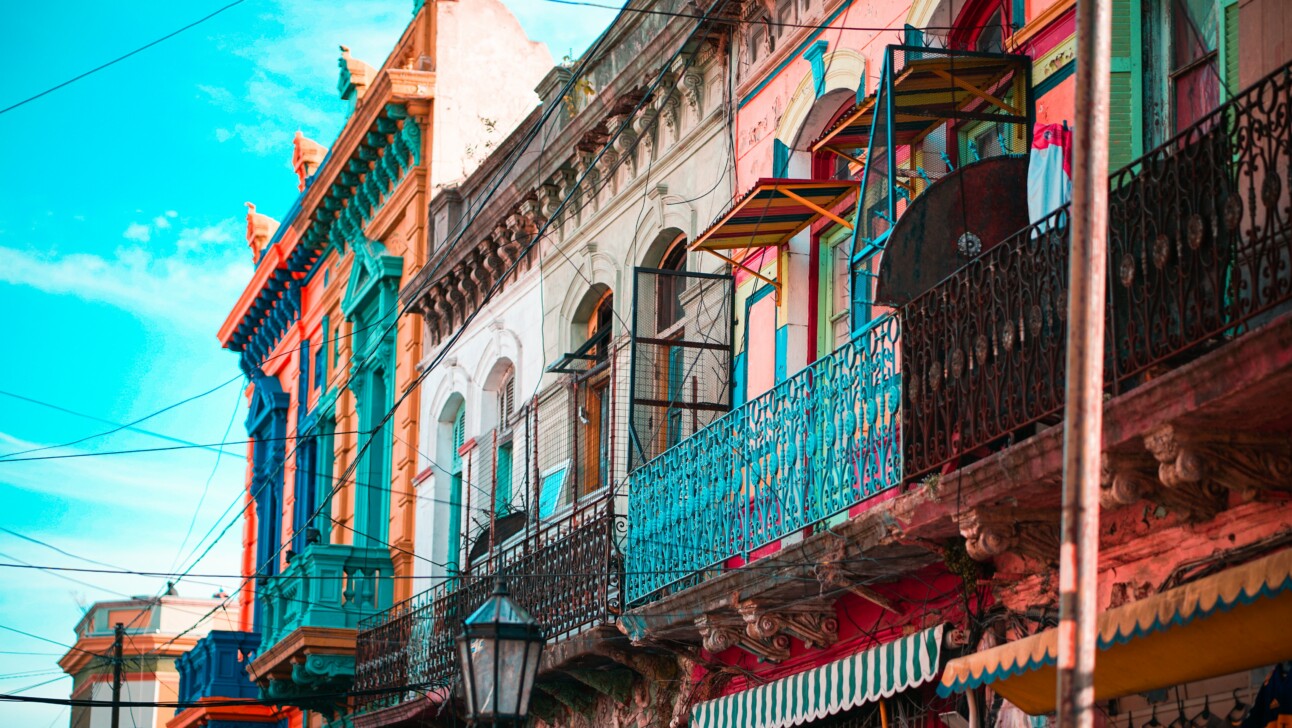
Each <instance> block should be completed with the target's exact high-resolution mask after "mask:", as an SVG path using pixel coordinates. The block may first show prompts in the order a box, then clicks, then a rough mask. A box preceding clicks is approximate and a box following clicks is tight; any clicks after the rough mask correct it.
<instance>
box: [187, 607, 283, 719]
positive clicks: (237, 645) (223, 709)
mask: <svg viewBox="0 0 1292 728" xmlns="http://www.w3.org/2000/svg"><path fill="white" fill-rule="evenodd" d="M259 644H260V635H259V634H258V633H256V632H232V631H228V630H213V631H211V632H208V633H207V634H206V636H205V637H203V638H202V639H200V640H198V641H197V644H196V645H194V646H193V649H191V650H189V651H188V652H186V653H184V654H183V655H181V656H180V657H179V658H178V659H176V660H175V668H176V670H177V671H178V672H179V696H178V700H179V702H180V703H198V704H199V705H198V706H195V707H189V708H183V709H179V710H176V711H175V717H174V718H173V719H171V721H170V722H169V723H167V725H168V726H169V728H188V726H200V725H221V726H223V725H227V726H243V725H256V724H264V723H272V722H275V721H276V720H277V718H276V713H275V711H274V709H273V708H271V707H269V706H266V705H229V704H227V701H229V700H232V699H238V698H246V699H248V700H256V699H258V698H259V697H260V689H259V688H258V687H256V684H255V683H254V682H252V681H251V679H250V678H249V677H247V663H248V662H250V661H251V659H252V656H253V655H254V654H255V651H256V648H257V646H258V645H259ZM208 701H211V702H214V703H216V704H215V705H212V706H203V705H200V704H201V703H204V702H208ZM221 721H222V722H221Z"/></svg>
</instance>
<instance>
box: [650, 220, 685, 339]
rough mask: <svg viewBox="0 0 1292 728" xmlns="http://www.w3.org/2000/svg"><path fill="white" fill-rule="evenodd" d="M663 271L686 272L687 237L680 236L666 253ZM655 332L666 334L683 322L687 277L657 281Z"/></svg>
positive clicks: (663, 276) (671, 277) (667, 277)
mask: <svg viewBox="0 0 1292 728" xmlns="http://www.w3.org/2000/svg"><path fill="white" fill-rule="evenodd" d="M659 267H660V269H661V270H666V271H672V272H675V273H685V272H686V236H685V235H679V236H678V237H677V238H676V239H675V240H674V241H673V242H672V243H671V244H670V246H669V249H668V250H667V251H666V252H665V253H664V258H663V260H661V261H660V264H659ZM655 281H656V283H655V330H656V331H657V332H659V333H661V334H662V333H664V332H666V331H668V330H669V329H671V328H673V326H674V325H675V324H677V323H678V322H679V321H681V320H682V318H683V317H684V316H685V315H686V311H685V310H683V308H682V294H683V293H684V292H685V291H686V277H685V276H677V275H661V276H659V277H658V278H656V279H655Z"/></svg>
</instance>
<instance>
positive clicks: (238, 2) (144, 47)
mask: <svg viewBox="0 0 1292 728" xmlns="http://www.w3.org/2000/svg"><path fill="white" fill-rule="evenodd" d="M245 1H246V0H234V1H233V2H231V3H229V4H228V5H225V6H224V7H222V8H219V9H217V10H216V11H215V12H212V13H210V14H208V15H205V16H203V17H201V18H198V19H197V20H195V21H193V22H191V23H189V24H188V25H185V26H184V27H182V28H180V29H178V30H173V31H171V32H169V33H167V34H166V35H163V36H162V37H160V38H158V39H157V40H154V41H151V42H149V43H145V44H144V45H142V46H139V47H138V48H136V49H134V50H133V51H130V52H129V53H126V54H125V55H121V56H117V57H116V58H114V59H112V60H110V61H108V62H107V63H103V64H100V65H98V66H95V67H94V68H91V69H90V70H88V71H86V72H85V73H82V74H80V75H77V76H73V77H72V78H69V79H67V80H66V81H64V82H62V83H60V84H57V85H55V86H51V87H49V88H47V89H45V90H44V91H41V92H40V93H38V94H36V95H34V96H28V97H27V98H25V99H23V100H22V101H19V102H18V103H16V104H11V105H9V106H6V107H5V108H3V109H0V114H5V113H8V112H10V111H13V110H14V109H16V108H18V107H19V106H23V105H24V104H29V103H31V102H32V101H35V100H36V99H38V98H41V97H42V96H46V95H48V94H51V93H53V92H55V91H57V90H59V89H61V88H63V87H65V86H69V85H71V84H73V83H76V82H77V81H80V80H81V79H83V78H85V77H86V76H89V75H92V74H95V73H98V72H99V71H102V70H103V69H105V68H108V67H109V66H113V65H116V64H118V63H120V62H122V61H124V60H126V59H127V58H129V57H131V56H133V55H135V54H136V53H141V52H143V51H146V50H148V49H149V48H152V47H153V46H155V45H157V44H158V43H161V42H162V41H166V40H169V39H171V38H174V37H175V36H177V35H179V34H180V33H183V32H184V31H186V30H188V29H190V28H194V27H196V26H198V25H201V24H202V23H205V22H206V21H208V20H210V19H211V18H214V17H215V16H217V15H219V14H220V13H223V12H224V11H226V10H228V9H229V8H232V7H234V6H235V5H241V4H242V3H243V2H245Z"/></svg>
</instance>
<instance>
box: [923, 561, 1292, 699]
mask: <svg viewBox="0 0 1292 728" xmlns="http://www.w3.org/2000/svg"><path fill="white" fill-rule="evenodd" d="M1289 624H1292V549H1288V550H1285V551H1282V552H1279V553H1276V554H1274V555H1272V556H1267V557H1265V558H1262V559H1259V560H1257V561H1253V562H1251V563H1248V564H1244V565H1242V566H1237V567H1234V568H1231V569H1226V570H1225V571H1222V572H1220V573H1218V574H1215V575H1213V576H1208V577H1205V578H1202V579H1199V580H1197V581H1194V582H1192V583H1189V584H1185V585H1184V586H1180V587H1176V588H1174V589H1169V590H1167V591H1164V592H1162V593H1160V594H1155V595H1153V596H1151V597H1148V598H1147V599H1141V600H1140V601H1138V602H1134V603H1132V604H1127V605H1125V606H1121V607H1117V608H1115V609H1109V610H1107V611H1105V612H1103V613H1101V614H1100V615H1099V618H1098V621H1097V623H1096V630H1097V632H1098V644H1099V651H1098V652H1097V653H1096V655H1095V700H1097V701H1102V700H1109V699H1112V698H1118V697H1122V696H1125V695H1133V694H1136V693H1144V692H1148V691H1150V690H1157V689H1161V688H1165V687H1169V686H1172V685H1180V684H1182V683H1187V682H1192V681H1195V680H1202V679H1206V678H1210V677H1217V676H1220V675H1228V674H1230V673H1234V672H1240V671H1242V670H1251V669H1255V668H1259V667H1264V666H1266V665H1271V664H1274V663H1277V662H1282V661H1283V660H1288V659H1292V629H1289V628H1288V625H1289ZM1057 661H1058V631H1057V630H1054V629H1049V630H1046V631H1044V632H1040V633H1037V634H1034V635H1032V636H1030V637H1026V638H1024V639H1021V640H1017V641H1014V642H1010V643H1008V644H1004V645H1001V646H999V647H994V648H992V649H989V650H983V651H982V652H977V653H974V654H971V655H966V656H964V657H960V658H957V659H954V660H951V661H950V662H948V663H947V665H946V668H945V670H943V673H942V682H941V684H940V685H939V686H938V694H939V695H942V696H943V697H946V696H949V695H951V694H952V693H956V692H963V691H965V690H968V689H971V688H976V687H978V686H979V685H990V686H991V688H992V690H994V691H996V692H997V693H1000V694H1001V695H1003V696H1005V698H1006V699H1007V700H1009V701H1010V702H1011V703H1013V704H1014V705H1017V706H1018V707H1019V708H1021V709H1022V710H1023V711H1024V712H1026V713H1029V714H1031V715H1040V714H1043V713H1050V712H1053V711H1054V709H1055V685H1056V676H1055V664H1056V663H1057Z"/></svg>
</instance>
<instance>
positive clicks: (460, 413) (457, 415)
mask: <svg viewBox="0 0 1292 728" xmlns="http://www.w3.org/2000/svg"><path fill="white" fill-rule="evenodd" d="M447 424H448V433H447V434H448V443H447V444H448V449H449V452H450V456H449V466H448V468H447V470H448V479H449V487H448V499H447V500H448V503H446V504H445V507H446V508H447V509H448V514H449V517H448V518H447V519H445V520H446V524H445V525H446V527H447V532H446V535H447V536H448V538H447V539H446V541H447V542H448V555H447V557H446V558H445V561H444V564H445V566H447V567H448V572H449V573H450V574H455V573H458V572H460V571H461V570H462V503H463V502H464V501H463V492H462V484H463V482H464V480H463V477H462V472H463V467H462V446H463V445H465V444H466V441H467V408H466V404H465V403H462V402H459V403H458V405H457V408H456V409H455V410H454V411H453V414H452V415H451V416H450V418H449V421H448V423H447Z"/></svg>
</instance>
